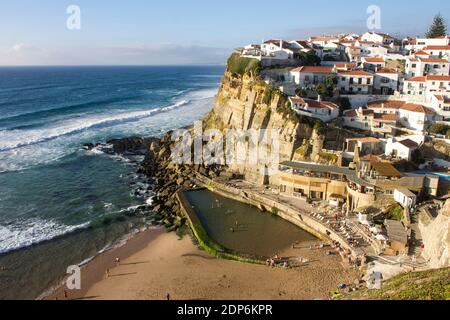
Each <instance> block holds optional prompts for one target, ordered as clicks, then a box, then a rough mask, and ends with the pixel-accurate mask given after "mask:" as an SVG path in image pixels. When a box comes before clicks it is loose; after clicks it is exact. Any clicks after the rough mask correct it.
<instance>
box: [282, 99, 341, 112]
mask: <svg viewBox="0 0 450 320" xmlns="http://www.w3.org/2000/svg"><path fill="white" fill-rule="evenodd" d="M289 100H290V101H291V102H292V103H304V104H308V107H309V108H316V109H330V110H335V109H339V107H338V106H337V105H336V104H334V103H332V102H328V101H317V100H312V99H303V98H301V97H291V98H289Z"/></svg>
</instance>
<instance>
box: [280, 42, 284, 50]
mask: <svg viewBox="0 0 450 320" xmlns="http://www.w3.org/2000/svg"><path fill="white" fill-rule="evenodd" d="M280 49H281V50H283V40H280Z"/></svg>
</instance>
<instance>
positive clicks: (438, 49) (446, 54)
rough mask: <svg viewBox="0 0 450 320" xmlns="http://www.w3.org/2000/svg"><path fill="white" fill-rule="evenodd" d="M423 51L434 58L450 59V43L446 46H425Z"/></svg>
mask: <svg viewBox="0 0 450 320" xmlns="http://www.w3.org/2000/svg"><path fill="white" fill-rule="evenodd" d="M423 51H424V52H426V53H428V54H429V55H430V56H433V57H435V58H441V59H447V60H450V45H447V46H427V47H425V48H423Z"/></svg>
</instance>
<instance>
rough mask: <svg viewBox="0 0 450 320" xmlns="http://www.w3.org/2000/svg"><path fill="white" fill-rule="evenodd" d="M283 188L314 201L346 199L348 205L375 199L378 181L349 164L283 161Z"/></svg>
mask: <svg viewBox="0 0 450 320" xmlns="http://www.w3.org/2000/svg"><path fill="white" fill-rule="evenodd" d="M278 185H279V188H280V192H281V193H284V194H288V195H290V196H294V197H299V198H304V199H307V200H315V201H329V200H344V202H345V201H346V202H347V205H348V206H349V208H352V209H355V208H356V206H357V205H358V206H359V205H361V204H365V203H370V201H373V200H374V199H375V193H376V189H375V185H373V184H372V183H369V182H367V181H365V180H364V179H362V178H360V177H358V175H357V173H356V171H355V170H351V169H350V168H346V167H339V166H330V165H320V164H313V163H305V162H283V163H281V165H280V173H279V175H278Z"/></svg>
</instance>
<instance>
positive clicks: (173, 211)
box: [83, 132, 224, 231]
mask: <svg viewBox="0 0 450 320" xmlns="http://www.w3.org/2000/svg"><path fill="white" fill-rule="evenodd" d="M171 133H172V132H169V133H167V134H166V135H164V136H163V137H161V138H154V137H149V138H142V137H129V138H123V139H115V140H110V141H107V143H106V145H102V144H85V145H84V146H83V148H84V149H85V150H93V149H94V148H101V150H102V151H103V152H104V153H107V154H109V155H118V156H124V157H130V156H144V160H143V161H142V162H140V163H138V164H137V165H138V169H137V172H136V174H138V175H143V176H145V179H146V180H147V181H148V183H147V188H146V189H142V190H139V189H137V190H136V191H135V192H138V193H140V194H146V195H150V194H151V197H150V198H149V199H148V200H147V204H145V205H142V206H140V207H139V208H137V210H135V212H134V213H131V214H134V215H143V216H145V217H151V218H152V219H151V221H152V222H153V223H154V224H156V225H162V226H164V227H165V228H166V229H167V230H168V231H176V230H177V229H178V228H180V227H181V226H183V225H184V224H185V223H186V218H185V217H184V215H183V214H182V212H181V207H180V205H179V203H178V201H177V199H176V193H177V192H178V191H180V190H182V189H191V188H195V187H197V185H196V182H195V179H194V177H195V175H196V173H199V174H201V175H203V176H205V177H210V178H214V177H218V176H220V174H221V172H222V171H223V169H224V168H223V167H221V166H209V167H206V166H203V165H195V166H194V165H178V164H175V163H174V162H173V161H172V160H171V148H172V141H171ZM105 150H106V151H105ZM127 214H130V213H127Z"/></svg>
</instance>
